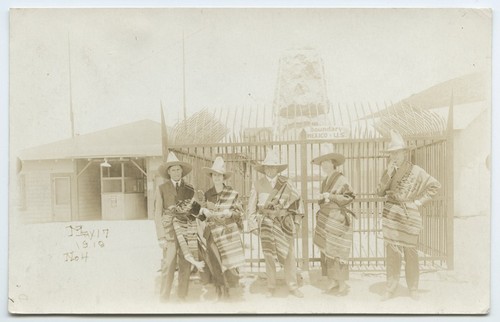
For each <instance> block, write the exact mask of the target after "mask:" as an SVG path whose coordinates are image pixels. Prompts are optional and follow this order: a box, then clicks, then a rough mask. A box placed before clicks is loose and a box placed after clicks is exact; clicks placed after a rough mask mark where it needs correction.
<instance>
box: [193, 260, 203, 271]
mask: <svg viewBox="0 0 500 322" xmlns="http://www.w3.org/2000/svg"><path fill="white" fill-rule="evenodd" d="M191 264H193V265H194V266H195V267H196V268H197V269H198V271H199V272H203V268H204V267H205V262H204V261H197V260H194V261H193V262H192V263H191Z"/></svg>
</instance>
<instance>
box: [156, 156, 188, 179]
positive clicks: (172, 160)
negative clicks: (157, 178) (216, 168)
mask: <svg viewBox="0 0 500 322" xmlns="http://www.w3.org/2000/svg"><path fill="white" fill-rule="evenodd" d="M174 165H178V166H180V167H181V168H182V176H183V177H184V176H186V175H187V174H188V173H189V172H191V170H192V169H193V167H192V166H191V165H190V164H189V163H187V162H183V161H180V160H179V159H178V158H177V156H176V155H175V154H174V153H173V152H169V153H168V156H167V161H166V162H165V163H163V164H162V165H160V166H159V167H158V172H159V173H160V175H161V176H162V177H164V178H167V179H170V175H169V174H168V168H170V167H173V166H174Z"/></svg>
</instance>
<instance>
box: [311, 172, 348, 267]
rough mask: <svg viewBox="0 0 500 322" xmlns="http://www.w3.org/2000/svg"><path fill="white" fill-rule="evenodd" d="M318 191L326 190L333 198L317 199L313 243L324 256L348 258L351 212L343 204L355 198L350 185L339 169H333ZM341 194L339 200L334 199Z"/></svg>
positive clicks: (342, 260)
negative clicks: (336, 170) (319, 200)
mask: <svg viewBox="0 0 500 322" xmlns="http://www.w3.org/2000/svg"><path fill="white" fill-rule="evenodd" d="M320 192H321V193H324V192H329V193H330V194H331V195H333V196H332V199H330V200H329V201H322V202H320V210H319V211H318V213H317V217H316V218H317V222H316V227H315V230H314V236H313V242H314V244H315V245H316V246H318V248H319V249H320V251H321V252H322V253H323V254H325V256H326V257H329V258H331V259H335V258H338V259H339V260H340V261H341V262H343V263H345V262H347V261H348V260H349V254H350V252H351V246H352V219H353V218H352V215H351V212H350V211H348V210H347V209H346V208H345V207H346V206H348V205H349V204H350V203H352V201H353V200H354V193H353V191H352V188H351V186H350V184H349V182H348V181H347V179H346V177H344V176H343V175H342V174H341V173H340V172H334V173H333V174H332V175H331V176H329V177H328V178H327V179H325V180H324V181H323V183H322V185H321V189H320ZM336 196H341V197H342V200H341V201H336V200H335V198H336Z"/></svg>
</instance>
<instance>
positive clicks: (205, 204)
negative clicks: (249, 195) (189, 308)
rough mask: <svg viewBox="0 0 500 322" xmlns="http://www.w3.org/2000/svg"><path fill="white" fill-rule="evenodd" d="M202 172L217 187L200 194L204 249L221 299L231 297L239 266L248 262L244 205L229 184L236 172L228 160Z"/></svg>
mask: <svg viewBox="0 0 500 322" xmlns="http://www.w3.org/2000/svg"><path fill="white" fill-rule="evenodd" d="M202 171H203V172H204V173H205V174H207V175H208V176H210V177H211V178H212V182H213V186H212V187H211V188H210V189H209V190H207V191H206V192H205V194H204V195H202V197H200V198H199V199H200V204H201V210H200V214H201V215H200V217H199V219H200V220H201V221H203V222H204V226H205V227H204V229H203V233H202V236H201V237H202V242H201V245H202V247H201V252H202V256H203V259H204V262H205V263H206V268H208V270H207V271H208V272H207V273H210V280H211V281H212V282H213V284H214V286H215V289H216V294H217V300H225V299H229V297H230V294H229V289H230V287H232V288H234V287H239V278H240V276H239V267H241V266H243V265H244V264H245V255H244V252H243V243H242V241H241V230H242V229H243V221H242V217H241V216H242V213H243V208H242V207H241V204H240V202H239V200H238V192H237V191H236V190H234V189H233V188H231V187H230V186H228V185H226V184H225V181H226V180H227V179H228V178H229V177H231V175H232V172H231V171H227V170H226V166H225V163H224V159H223V158H222V157H220V156H219V157H217V158H215V161H214V163H213V165H212V167H211V168H208V167H204V168H202Z"/></svg>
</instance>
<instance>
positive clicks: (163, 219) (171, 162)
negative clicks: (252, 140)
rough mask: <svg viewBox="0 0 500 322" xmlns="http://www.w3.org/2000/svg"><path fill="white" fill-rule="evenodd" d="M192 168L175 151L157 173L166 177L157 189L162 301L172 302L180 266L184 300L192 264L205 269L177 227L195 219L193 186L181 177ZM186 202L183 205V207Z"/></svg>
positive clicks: (179, 274)
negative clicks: (173, 288) (175, 279)
mask: <svg viewBox="0 0 500 322" xmlns="http://www.w3.org/2000/svg"><path fill="white" fill-rule="evenodd" d="M191 170H192V167H191V165H190V164H188V163H186V162H182V161H179V159H177V157H176V156H175V154H174V153H172V152H170V153H169V155H168V157H167V161H166V163H164V164H162V165H161V166H160V167H159V168H158V172H159V173H160V174H161V175H162V176H163V177H164V178H165V179H166V182H165V183H163V184H162V185H160V186H159V187H158V189H157V191H156V199H155V225H156V234H157V237H158V243H159V245H160V247H161V248H162V250H163V260H162V267H161V287H160V300H161V301H169V299H170V293H171V289H172V283H173V280H174V273H175V271H176V268H177V264H178V265H179V273H178V290H177V295H178V298H179V300H180V301H184V300H185V299H186V297H187V294H188V288H189V276H190V273H191V264H192V265H195V266H196V267H197V268H198V270H200V271H202V270H203V266H204V263H203V262H202V261H197V260H196V259H195V258H194V256H193V255H192V254H191V253H190V252H189V250H188V247H187V245H185V244H186V242H184V236H178V235H179V234H178V233H177V232H178V231H179V230H178V229H174V226H176V223H177V222H178V223H180V225H185V226H186V227H187V225H188V224H189V223H190V222H191V221H192V219H193V218H192V214H191V213H197V212H196V211H194V210H193V209H191V208H190V207H186V205H189V204H190V203H189V202H190V201H191V200H192V198H193V196H194V188H193V186H191V185H190V184H188V183H187V182H185V181H184V179H182V178H183V177H184V176H186V175H187V174H188V173H189V172H191ZM181 203H183V204H184V206H183V207H180V204H181Z"/></svg>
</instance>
